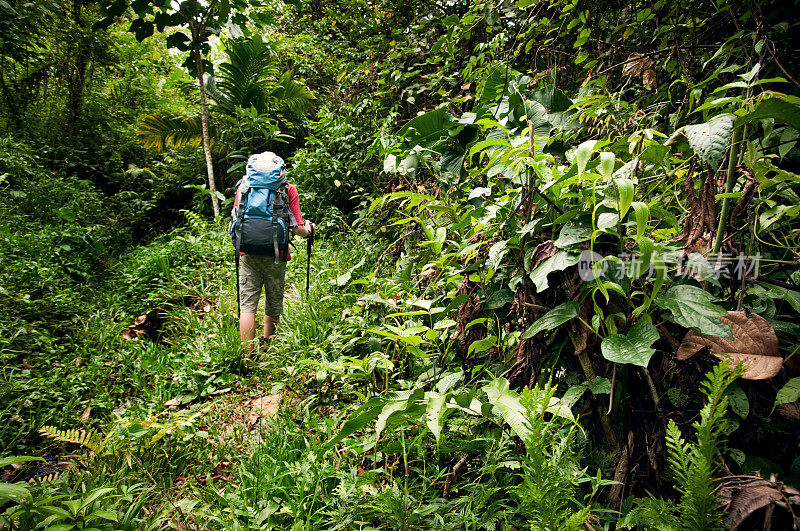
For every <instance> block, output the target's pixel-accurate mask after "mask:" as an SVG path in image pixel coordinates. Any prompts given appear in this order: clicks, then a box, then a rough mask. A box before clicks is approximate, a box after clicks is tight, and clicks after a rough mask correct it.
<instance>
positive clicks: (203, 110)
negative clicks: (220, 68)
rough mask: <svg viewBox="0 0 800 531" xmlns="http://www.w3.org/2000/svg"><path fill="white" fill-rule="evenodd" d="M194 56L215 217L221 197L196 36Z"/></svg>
mask: <svg viewBox="0 0 800 531" xmlns="http://www.w3.org/2000/svg"><path fill="white" fill-rule="evenodd" d="M193 41H194V57H195V61H197V82H198V84H199V86H200V120H201V122H202V124H203V152H204V153H205V155H206V172H207V173H208V189H209V190H210V191H211V207H212V208H213V209H214V217H215V218H217V217H219V199H217V183H216V181H215V180H214V164H213V162H212V160H211V139H210V138H209V136H208V103H207V102H206V85H205V83H204V81H203V57H202V55H201V54H200V39H199V38H198V37H196V36H195V38H194V39H193Z"/></svg>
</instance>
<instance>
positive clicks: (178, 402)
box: [164, 396, 183, 407]
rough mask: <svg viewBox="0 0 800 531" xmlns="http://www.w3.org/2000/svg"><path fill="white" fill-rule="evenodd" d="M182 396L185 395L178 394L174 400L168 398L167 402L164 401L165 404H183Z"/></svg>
mask: <svg viewBox="0 0 800 531" xmlns="http://www.w3.org/2000/svg"><path fill="white" fill-rule="evenodd" d="M182 398H183V396H176V397H175V398H173V399H172V400H167V401H166V402H164V405H165V406H167V407H177V406H179V405H181V399H182Z"/></svg>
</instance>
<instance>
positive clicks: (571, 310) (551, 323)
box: [520, 301, 579, 339]
mask: <svg viewBox="0 0 800 531" xmlns="http://www.w3.org/2000/svg"><path fill="white" fill-rule="evenodd" d="M578 312H579V306H578V303H577V301H568V302H565V303H564V304H559V305H558V306H556V307H555V308H553V309H552V310H550V311H549V312H547V313H546V314H544V315H543V316H541V317H540V318H539V319H537V320H536V322H535V323H533V324H532V325H531V326H530V327H529V328H528V329H527V330H525V333H523V334H522V335H521V336H520V339H527V338H529V337H533V336H535V335H536V334H538V333H539V332H543V331H545V330H552V329H553V328H556V327H557V326H560V325H562V324H564V323H566V322H567V321H569V320H570V319H572V318H574V317H577V316H578Z"/></svg>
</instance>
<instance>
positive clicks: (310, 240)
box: [306, 223, 314, 299]
mask: <svg viewBox="0 0 800 531" xmlns="http://www.w3.org/2000/svg"><path fill="white" fill-rule="evenodd" d="M312 245H314V224H313V223H312V224H311V234H309V235H308V241H307V242H306V255H307V256H308V263H307V264H306V299H308V285H309V279H310V278H311V246H312Z"/></svg>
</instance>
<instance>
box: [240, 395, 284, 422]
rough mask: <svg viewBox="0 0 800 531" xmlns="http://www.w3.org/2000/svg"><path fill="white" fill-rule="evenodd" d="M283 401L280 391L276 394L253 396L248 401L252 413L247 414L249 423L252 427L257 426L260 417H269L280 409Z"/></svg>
mask: <svg viewBox="0 0 800 531" xmlns="http://www.w3.org/2000/svg"><path fill="white" fill-rule="evenodd" d="M280 403H281V395H280V393H275V394H274V395H267V396H262V397H260V398H253V399H252V400H249V401H247V403H246V404H247V408H248V409H249V410H250V413H249V414H248V416H247V425H248V426H250V427H253V426H255V424H256V422H258V419H262V418H269V417H271V416H272V415H274V414H275V413H276V412H277V411H278V407H279V406H280Z"/></svg>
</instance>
